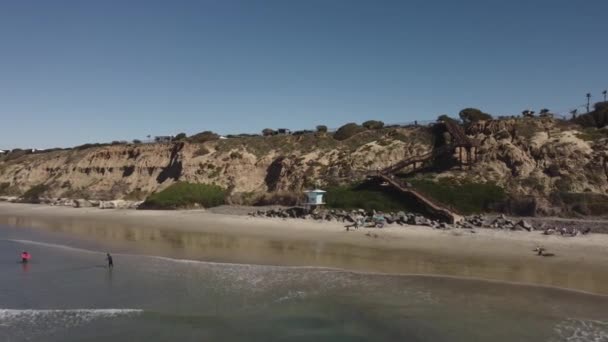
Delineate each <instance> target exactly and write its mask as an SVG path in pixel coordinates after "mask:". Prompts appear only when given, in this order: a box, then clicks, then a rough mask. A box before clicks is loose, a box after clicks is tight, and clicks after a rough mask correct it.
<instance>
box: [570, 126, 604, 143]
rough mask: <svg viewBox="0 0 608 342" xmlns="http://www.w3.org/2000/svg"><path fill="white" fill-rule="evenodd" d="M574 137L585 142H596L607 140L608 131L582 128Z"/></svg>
mask: <svg viewBox="0 0 608 342" xmlns="http://www.w3.org/2000/svg"><path fill="white" fill-rule="evenodd" d="M576 136H577V137H578V138H580V139H583V140H585V141H597V140H600V139H603V138H608V130H606V129H597V128H595V127H587V128H584V129H583V130H582V131H581V132H580V133H577V134H576Z"/></svg>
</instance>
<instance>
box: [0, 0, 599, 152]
mask: <svg viewBox="0 0 608 342" xmlns="http://www.w3.org/2000/svg"><path fill="white" fill-rule="evenodd" d="M607 12H608V2H606V1H599V0H593V1H588V2H585V3H584V6H583V5H581V4H578V3H575V2H572V1H566V0H555V1H549V0H539V1H534V2H528V1H523V0H520V1H510V2H493V1H482V0H471V1H460V2H457V3H455V2H451V1H413V2H401V1H392V0H386V1H379V2H371V1H364V0H355V1H348V0H336V1H331V2H327V1H320V0H310V1H306V2H304V1H300V2H297V1H289V2H286V1H279V0H264V1H261V0H258V1H245V0H225V1H216V0H206V1H190V0H184V1H180V2H178V3H172V2H168V1H154V2H150V1H144V0H131V1H128V2H123V1H118V0H108V1H104V2H79V1H75V0H62V1H56V2H40V3H26V2H5V3H2V4H0V53H2V58H3V63H1V64H0V74H2V77H1V78H0V118H1V121H0V137H1V139H0V149H14V148H37V149H46V148H55V147H60V148H66V147H73V146H78V145H82V144H85V143H106V142H111V141H114V140H128V141H131V140H133V139H143V138H145V137H146V136H147V135H151V136H157V135H175V134H177V133H180V132H184V133H186V134H188V135H192V134H195V133H198V132H202V131H207V130H209V131H214V132H217V133H219V134H222V135H227V134H240V133H250V134H252V133H258V132H260V131H261V130H262V129H264V128H275V129H276V128H283V127H284V128H289V129H291V130H303V129H313V128H314V127H315V126H317V125H326V126H328V127H332V128H337V127H339V126H341V125H342V124H345V123H347V122H357V123H361V122H363V121H365V120H382V121H384V122H385V123H387V124H392V123H402V122H412V121H414V120H418V121H427V120H434V119H436V118H437V117H438V116H439V115H441V114H447V115H450V116H453V117H456V116H457V115H458V112H459V111H460V110H461V109H463V108H467V107H474V108H479V109H481V110H483V111H484V112H487V113H490V114H492V115H495V116H503V115H518V114H520V113H521V111H523V110H525V109H530V110H534V111H536V112H538V111H539V110H540V109H541V108H548V109H550V110H551V111H552V112H554V113H557V114H560V115H567V114H568V112H569V111H570V110H572V109H574V108H579V113H581V112H584V109H581V108H582V107H584V106H585V104H586V98H585V94H586V93H591V94H592V96H593V97H592V99H591V103H592V104H593V103H596V102H599V101H601V100H602V94H601V92H602V91H603V90H605V89H606V88H608V79H606V78H607V76H606V70H607V67H606V64H607V63H606V59H605V56H606V55H608V46H606V44H604V42H605V41H606V33H605V32H606V29H605V24H604V23H605V20H604V18H603V17H604V13H607ZM602 70H604V71H603V72H602Z"/></svg>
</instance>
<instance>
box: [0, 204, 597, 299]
mask: <svg viewBox="0 0 608 342" xmlns="http://www.w3.org/2000/svg"><path fill="white" fill-rule="evenodd" d="M237 211H238V210H237ZM0 224H4V225H9V226H17V227H34V228H41V229H44V228H53V229H54V231H61V232H64V233H67V234H73V235H74V236H88V237H90V238H95V239H98V240H104V239H105V240H107V241H110V240H113V241H114V242H116V241H122V242H124V241H127V240H128V241H136V242H137V244H132V245H129V244H127V245H124V244H123V245H121V246H123V248H124V249H130V248H133V249H135V248H140V247H141V246H145V245H146V244H147V245H148V246H149V247H148V248H144V247H141V248H143V249H142V250H141V251H137V252H141V253H154V254H159V255H165V256H177V257H184V258H193V259H201V260H203V259H210V260H211V261H221V262H237V263H261V264H279V265H291V266H322V267H336V268H344V269H349V270H356V271H365V272H378V273H391V274H429V275H446V276H455V277H470V278H481V279H487V280H499V281H508V282H515V283H526V284H537V285H544V286H554V287H563V288H569V289H573V290H580V291H585V292H592V293H597V294H608V270H607V269H606V266H605V265H606V264H607V262H608V235H604V234H591V235H588V236H579V237H571V238H564V237H561V236H545V235H542V234H541V233H540V232H522V231H513V232H511V231H499V230H489V229H475V230H473V231H471V230H468V229H451V230H434V229H431V228H428V227H419V226H403V227H402V226H390V227H386V228H382V229H363V228H362V229H359V230H355V231H353V230H351V231H348V232H347V231H346V230H345V229H344V226H343V224H342V223H338V222H330V223H328V222H314V221H304V220H295V219H290V220H283V219H269V218H252V217H248V216H244V215H230V214H218V213H212V212H209V211H204V210H198V211H197V210H192V211H138V210H100V209H96V208H81V209H75V208H68V207H50V206H44V205H28V204H12V203H0ZM100 232H102V233H100ZM108 232H112V233H108ZM168 235H171V239H172V243H174V244H175V241H174V240H179V242H178V244H179V246H181V248H182V249H183V250H184V251H185V252H180V253H181V254H179V255H173V254H171V253H172V252H171V251H172V250H174V249H175V248H173V249H171V250H169V249H164V247H162V246H161V245H160V244H159V242H158V241H159V240H162V239H168V238H167V236H168ZM125 236H127V237H125ZM537 245H542V246H544V247H545V248H546V249H547V250H548V252H550V253H554V254H555V256H552V257H540V256H537V255H536V254H535V253H534V252H533V251H532V250H533V249H534V248H535V247H536V246H537ZM173 247H174V246H173Z"/></svg>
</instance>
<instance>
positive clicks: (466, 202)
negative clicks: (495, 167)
mask: <svg viewBox="0 0 608 342" xmlns="http://www.w3.org/2000/svg"><path fill="white" fill-rule="evenodd" d="M409 182H410V183H411V184H412V185H413V186H414V188H415V189H416V190H419V191H420V192H421V193H423V194H425V195H427V196H429V197H430V198H431V199H434V200H435V201H437V202H439V203H441V204H444V205H447V206H449V207H453V208H455V209H456V210H458V211H459V212H460V213H462V214H472V213H481V212H485V211H492V210H493V209H494V208H495V207H497V206H499V205H500V204H502V203H503V202H504V201H505V200H506V194H505V190H504V189H503V188H501V187H499V186H498V185H496V184H494V183H490V182H487V183H476V182H472V181H468V180H464V181H460V182H459V181H456V180H454V179H451V178H443V179H441V180H439V181H432V180H428V179H412V180H409Z"/></svg>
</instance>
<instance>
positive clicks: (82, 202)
mask: <svg viewBox="0 0 608 342" xmlns="http://www.w3.org/2000/svg"><path fill="white" fill-rule="evenodd" d="M92 206H93V203H91V202H90V201H89V200H86V199H82V198H80V199H76V200H74V208H90V207H92Z"/></svg>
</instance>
